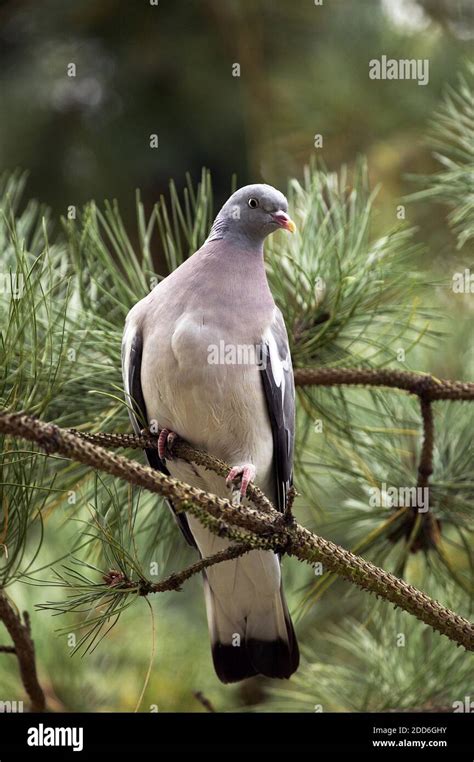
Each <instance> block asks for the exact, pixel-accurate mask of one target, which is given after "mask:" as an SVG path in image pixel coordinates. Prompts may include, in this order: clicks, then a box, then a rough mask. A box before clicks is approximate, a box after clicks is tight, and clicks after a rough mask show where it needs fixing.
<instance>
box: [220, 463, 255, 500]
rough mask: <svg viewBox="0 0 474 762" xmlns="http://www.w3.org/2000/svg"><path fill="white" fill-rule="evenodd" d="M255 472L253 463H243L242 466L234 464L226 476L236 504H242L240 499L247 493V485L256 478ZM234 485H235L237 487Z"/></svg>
mask: <svg viewBox="0 0 474 762" xmlns="http://www.w3.org/2000/svg"><path fill="white" fill-rule="evenodd" d="M255 474H256V471H255V466H254V465H253V464H252V463H243V464H242V465H241V466H234V467H233V468H231V469H230V471H229V473H228V474H227V477H226V484H227V485H228V486H229V487H231V489H232V502H233V503H234V505H240V501H241V500H242V498H244V497H245V495H246V494H247V487H248V486H249V484H250V482H253V480H254V479H255ZM232 485H235V486H236V487H237V489H235V486H232Z"/></svg>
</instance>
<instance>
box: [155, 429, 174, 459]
mask: <svg viewBox="0 0 474 762" xmlns="http://www.w3.org/2000/svg"><path fill="white" fill-rule="evenodd" d="M177 436H178V435H177V434H175V433H174V431H170V430H169V429H161V431H160V435H159V437H158V455H159V456H160V460H172V458H173V455H172V453H171V450H172V449H173V444H174V443H175V440H176V437H177Z"/></svg>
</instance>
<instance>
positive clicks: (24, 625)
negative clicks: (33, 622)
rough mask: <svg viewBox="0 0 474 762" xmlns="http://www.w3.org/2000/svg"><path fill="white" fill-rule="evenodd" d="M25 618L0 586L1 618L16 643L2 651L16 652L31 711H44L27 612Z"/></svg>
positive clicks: (42, 694) (43, 699) (44, 705)
mask: <svg viewBox="0 0 474 762" xmlns="http://www.w3.org/2000/svg"><path fill="white" fill-rule="evenodd" d="M23 618H24V619H23V621H22V620H21V617H20V615H19V614H18V613H17V612H16V611H15V609H14V608H13V606H12V605H11V603H10V601H9V600H8V598H7V596H6V595H5V591H4V590H2V589H1V588H0V620H1V621H2V622H3V624H4V625H5V627H6V629H7V631H8V634H9V635H10V637H11V639H12V641H13V643H14V644H15V645H14V648H13V649H12V650H9V647H8V646H3V647H2V651H3V652H7V653H15V654H16V657H17V659H18V666H19V668H20V674H21V680H22V683H23V685H24V688H25V690H26V692H27V694H28V696H29V697H30V701H31V711H32V712H44V711H45V709H46V699H45V697H44V693H43V689H42V688H41V685H40V683H39V681H38V675H37V673H36V659H35V647H34V643H33V640H32V638H31V632H30V630H31V627H30V620H29V616H28V614H27V613H26V612H25V613H24V614H23Z"/></svg>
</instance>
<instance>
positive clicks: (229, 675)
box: [204, 550, 299, 683]
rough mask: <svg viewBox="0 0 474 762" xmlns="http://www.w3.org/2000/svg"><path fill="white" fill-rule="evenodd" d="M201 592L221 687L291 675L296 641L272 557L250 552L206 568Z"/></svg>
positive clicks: (296, 660)
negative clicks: (241, 681) (261, 677)
mask: <svg viewBox="0 0 474 762" xmlns="http://www.w3.org/2000/svg"><path fill="white" fill-rule="evenodd" d="M204 588H205V595H206V608H207V618H208V623H209V630H210V636H211V647H212V657H213V661H214V667H215V670H216V673H217V676H218V677H219V679H220V680H221V681H222V682H223V683H233V682H237V681H239V680H244V679H245V678H247V677H252V676H253V675H258V674H260V675H266V676H267V677H277V678H289V677H290V676H291V675H292V674H293V672H295V670H296V669H297V668H298V664H299V649H298V643H297V640H296V635H295V631H294V629H293V624H292V622H291V619H290V615H289V612H288V607H287V605H286V601H285V597H284V594H283V590H282V587H281V577H280V562H279V559H278V557H277V556H276V555H275V554H274V553H272V552H271V551H260V550H253V551H250V553H247V554H246V555H245V556H242V557H241V558H238V559H235V560H232V561H225V562H223V563H221V564H218V565H217V566H216V567H211V568H209V569H208V570H207V572H205V573H204Z"/></svg>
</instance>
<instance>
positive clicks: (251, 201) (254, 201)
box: [249, 198, 258, 209]
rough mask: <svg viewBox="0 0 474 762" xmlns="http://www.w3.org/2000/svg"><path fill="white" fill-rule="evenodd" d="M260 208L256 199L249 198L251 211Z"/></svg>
mask: <svg viewBox="0 0 474 762" xmlns="http://www.w3.org/2000/svg"><path fill="white" fill-rule="evenodd" d="M257 206H258V201H257V199H256V198H249V207H250V208H251V209H256V208H257Z"/></svg>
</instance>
